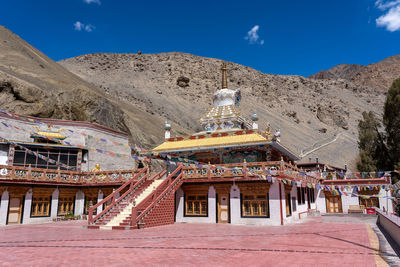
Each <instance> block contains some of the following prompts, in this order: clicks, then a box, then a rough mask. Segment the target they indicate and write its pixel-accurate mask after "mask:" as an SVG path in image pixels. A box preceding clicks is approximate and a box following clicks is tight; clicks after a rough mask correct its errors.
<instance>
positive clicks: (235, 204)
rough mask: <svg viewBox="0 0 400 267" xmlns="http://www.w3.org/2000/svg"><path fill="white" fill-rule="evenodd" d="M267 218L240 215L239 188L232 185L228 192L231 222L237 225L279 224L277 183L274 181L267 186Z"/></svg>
mask: <svg viewBox="0 0 400 267" xmlns="http://www.w3.org/2000/svg"><path fill="white" fill-rule="evenodd" d="M268 193H269V215H270V217H269V218H246V217H241V204H240V189H239V187H238V186H236V185H235V186H232V187H231V192H230V196H231V198H230V201H231V202H230V207H231V210H230V211H231V224H239V225H280V223H281V217H280V216H281V215H280V212H281V211H280V200H279V184H278V182H275V183H273V184H271V186H270V188H269V192H268ZM282 204H283V203H282Z"/></svg>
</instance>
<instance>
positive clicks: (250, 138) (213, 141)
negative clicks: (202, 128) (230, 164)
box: [153, 133, 269, 152]
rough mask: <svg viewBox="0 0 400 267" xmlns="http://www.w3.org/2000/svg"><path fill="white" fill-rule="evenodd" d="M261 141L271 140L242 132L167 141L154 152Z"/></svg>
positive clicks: (264, 142)
mask: <svg viewBox="0 0 400 267" xmlns="http://www.w3.org/2000/svg"><path fill="white" fill-rule="evenodd" d="M250 143H251V144H254V143H261V144H266V143H269V141H268V140H267V139H266V138H265V137H263V136H262V135H260V134H258V133H251V134H241V135H228V136H220V137H208V138H201V139H189V140H182V141H166V142H164V143H163V144H161V145H159V146H158V147H156V148H154V149H153V151H154V152H167V151H179V150H187V149H190V148H200V147H201V148H212V147H221V146H231V145H243V144H250Z"/></svg>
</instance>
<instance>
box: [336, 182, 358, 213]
mask: <svg viewBox="0 0 400 267" xmlns="http://www.w3.org/2000/svg"><path fill="white" fill-rule="evenodd" d="M352 191H353V188H351V189H344V190H343V191H342V192H346V193H347V194H348V196H346V195H345V194H342V195H341V199H342V212H343V213H349V208H350V205H351V206H353V205H355V206H359V205H360V201H359V198H358V197H355V196H353V197H352V196H351V192H352Z"/></svg>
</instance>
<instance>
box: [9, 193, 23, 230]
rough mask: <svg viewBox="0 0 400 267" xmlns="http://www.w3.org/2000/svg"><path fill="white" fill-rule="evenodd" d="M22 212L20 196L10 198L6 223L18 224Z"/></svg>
mask: <svg viewBox="0 0 400 267" xmlns="http://www.w3.org/2000/svg"><path fill="white" fill-rule="evenodd" d="M21 213H22V198H20V197H12V198H10V206H9V209H8V224H19V223H20V221H21Z"/></svg>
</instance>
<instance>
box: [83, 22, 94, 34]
mask: <svg viewBox="0 0 400 267" xmlns="http://www.w3.org/2000/svg"><path fill="white" fill-rule="evenodd" d="M93 30H94V26H93V25H92V24H87V25H85V31H87V32H91V31H93Z"/></svg>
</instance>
